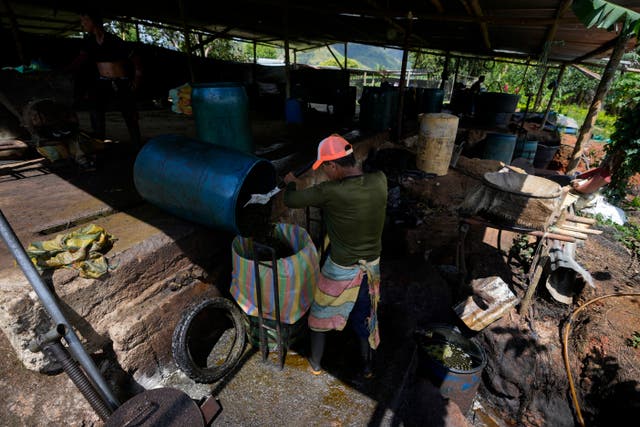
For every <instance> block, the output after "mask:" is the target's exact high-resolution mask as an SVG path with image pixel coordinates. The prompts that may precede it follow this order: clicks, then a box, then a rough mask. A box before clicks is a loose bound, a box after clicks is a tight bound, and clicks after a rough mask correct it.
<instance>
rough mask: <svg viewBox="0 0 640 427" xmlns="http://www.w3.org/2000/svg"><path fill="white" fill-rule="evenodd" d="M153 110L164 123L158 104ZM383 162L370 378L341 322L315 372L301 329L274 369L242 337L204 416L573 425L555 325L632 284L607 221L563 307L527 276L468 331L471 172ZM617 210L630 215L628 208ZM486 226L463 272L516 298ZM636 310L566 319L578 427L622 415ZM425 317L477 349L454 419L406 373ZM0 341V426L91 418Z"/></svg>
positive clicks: (616, 300)
mask: <svg viewBox="0 0 640 427" xmlns="http://www.w3.org/2000/svg"><path fill="white" fill-rule="evenodd" d="M153 116H154V114H151V115H150V116H146V117H145V118H144V120H143V122H142V123H143V126H142V127H143V133H145V132H146V133H149V134H150V133H152V132H153V129H152V127H151V126H152V125H151V123H153ZM156 116H157V117H156V118H159V119H160V120H165V123H163V125H164V126H166V124H167V123H166V116H164V115H162V114H157V115H156ZM173 125H174V127H175V131H176V132H178V133H185V134H189V133H191V132H192V131H193V128H192V126H191V125H189V124H184V123H183V122H182V121H177V120H176V121H175V123H173ZM121 130H122V129H121ZM268 131H269V129H265V133H266V132H268ZM270 131H272V132H273V131H275V133H276V134H278V133H280V134H282V135H284V134H285V133H286V132H287V131H290V130H286V129H285V128H283V127H282V126H279V127H277V128H275V129H274V128H272V129H271V130H270ZM318 135H320V133H318ZM387 160H389V159H387ZM401 161H405V162H406V161H407V159H401ZM409 161H410V159H409ZM395 165H397V163H394V161H391V160H389V161H388V162H386V163H383V166H384V167H388V168H389V167H390V168H391V169H392V170H388V171H387V172H388V175H389V176H390V177H391V178H392V182H391V188H395V189H394V190H393V192H394V194H396V193H397V194H398V195H399V198H398V199H397V201H398V203H397V204H396V205H394V206H390V210H389V214H388V224H387V227H386V228H385V234H384V236H383V239H384V242H383V246H384V252H383V256H382V274H383V276H382V279H383V281H382V283H383V285H382V290H381V292H382V296H381V297H382V298H381V305H380V314H379V315H380V328H381V329H380V331H381V336H382V345H381V347H380V349H379V352H378V355H377V358H376V368H377V374H378V375H377V377H376V379H375V380H374V381H373V382H371V383H364V384H363V383H362V382H361V381H359V380H358V379H357V378H354V376H353V373H352V372H351V371H352V369H351V366H352V365H353V364H354V363H355V360H353V359H354V357H353V356H352V355H353V354H355V348H354V346H355V342H354V340H353V338H352V337H351V336H350V335H349V334H332V335H331V337H330V339H329V342H328V346H327V354H326V358H325V363H324V364H325V366H324V367H325V373H324V374H323V375H322V376H321V378H319V379H318V378H313V377H311V376H310V375H309V374H308V373H307V371H306V362H305V361H304V356H305V354H306V348H307V347H306V343H305V342H304V340H302V341H301V343H300V347H299V348H296V349H293V350H296V352H295V353H294V352H292V354H291V355H289V356H288V357H287V361H286V366H285V370H284V372H279V371H275V370H274V369H273V366H272V364H269V363H268V364H267V365H265V364H262V363H261V362H260V360H259V359H260V358H259V355H257V354H256V350H255V348H251V347H247V349H246V353H245V356H244V357H243V362H242V364H241V366H240V368H239V370H238V372H235V373H233V375H230V376H229V377H228V378H225V379H223V380H222V381H220V382H218V383H216V384H213V385H211V386H206V387H205V388H207V389H208V390H210V391H211V392H212V393H213V394H215V395H217V396H219V397H220V400H221V401H222V403H223V412H222V415H221V416H220V417H219V418H218V419H217V421H216V422H217V424H218V425H269V424H282V425H408V426H410V425H442V426H444V425H450V426H464V425H473V426H478V427H481V426H511V425H514V426H515V425H525V426H544V425H553V426H573V425H576V423H577V417H576V410H575V406H574V405H573V403H572V401H571V397H570V394H571V393H570V389H571V386H570V384H569V381H568V379H567V372H566V369H565V367H564V362H563V357H562V349H563V344H562V330H563V326H564V325H565V324H566V322H567V319H568V318H569V316H570V315H571V314H572V313H573V311H574V310H575V309H577V308H578V307H579V306H580V305H581V304H584V303H586V302H589V301H592V300H593V299H594V298H597V297H603V296H608V295H610V294H624V293H629V294H634V293H638V292H640V272H639V270H640V266H639V263H638V259H637V258H635V257H634V256H633V255H632V254H631V253H630V252H629V251H628V250H627V249H625V247H624V246H623V245H622V244H621V243H620V242H619V240H618V238H617V236H616V231H615V230H614V229H613V228H610V227H602V226H596V227H595V228H598V229H601V230H603V234H602V235H590V236H589V238H588V239H587V240H586V241H585V242H584V244H583V245H582V246H580V247H579V248H578V251H577V255H576V259H577V261H578V262H579V263H580V264H581V265H582V266H583V267H584V268H586V269H587V270H588V271H589V272H590V273H591V275H592V276H593V277H594V279H595V289H591V288H589V287H585V286H584V284H583V283H582V281H580V280H577V281H576V282H575V286H576V293H577V296H576V298H575V299H574V302H573V304H571V305H565V304H562V303H559V302H557V301H556V300H554V299H553V298H552V297H551V295H550V294H549V292H548V291H547V290H546V287H545V286H544V284H541V285H540V286H539V287H538V291H537V293H536V295H535V297H534V302H533V304H532V307H531V309H530V310H529V312H528V313H523V314H522V315H520V314H519V313H518V310H517V308H514V309H512V310H510V311H509V312H508V313H507V314H506V315H505V316H503V317H502V318H501V319H499V320H497V321H496V322H495V323H493V324H491V325H490V326H488V327H487V328H486V329H484V330H483V331H481V332H473V331H470V330H468V329H465V325H464V324H463V323H462V322H460V320H459V319H458V318H457V317H456V316H455V313H454V312H453V310H452V306H453V305H454V304H455V303H456V302H457V301H459V300H460V299H461V298H462V297H463V296H464V295H465V292H466V289H465V288H463V287H460V285H459V276H458V274H457V273H456V270H455V265H456V256H455V251H456V245H457V236H458V231H457V226H458V217H457V212H456V206H457V204H459V203H460V202H461V200H462V199H463V197H464V194H465V192H466V191H467V190H468V189H469V188H471V186H472V185H475V184H477V180H475V179H474V178H473V177H469V176H468V175H465V174H463V173H460V172H459V171H450V173H449V174H448V175H447V176H444V177H439V178H435V179H432V178H424V177H421V176H420V175H419V174H415V173H412V174H400V175H401V176H400V177H398V176H397V173H398V172H399V171H398V170H397V168H396V169H394V167H395ZM405 167H407V165H406V164H405ZM408 168H409V169H412V167H411V166H410V165H409V166H408ZM394 174H395V175H396V176H394ZM631 219H632V220H634V221H636V222H637V221H638V216H637V214H634V215H632V217H631ZM487 236H489V237H487ZM491 236H493V240H492V239H491V238H490V237H491ZM495 237H496V233H495V230H494V232H493V233H487V231H486V230H484V229H473V230H471V231H470V234H469V235H468V237H467V242H468V247H467V251H466V254H465V258H466V260H467V263H468V265H467V269H468V272H469V274H468V276H467V277H466V279H467V280H466V281H467V282H468V281H470V280H471V279H474V278H479V277H487V276H494V275H495V276H500V277H502V278H503V280H504V281H505V282H506V283H507V284H508V285H509V287H510V289H511V290H512V291H513V292H514V293H515V294H516V295H517V296H518V297H522V296H523V295H524V292H525V290H526V284H525V277H524V272H525V271H526V270H527V267H528V265H527V257H526V256H524V255H522V254H520V253H510V252H509V247H510V246H511V245H510V243H511V242H512V241H513V240H512V239H513V238H515V237H517V236H515V235H511V236H510V237H509V236H507V237H505V236H503V239H502V245H501V247H502V252H500V251H498V250H497V249H496V246H497V245H496V244H495ZM639 317H640V297H626V296H616V297H606V298H604V299H602V300H601V301H598V302H595V303H591V304H589V305H588V306H587V307H585V308H584V309H582V310H581V311H580V312H579V313H578V314H577V315H576V317H575V318H574V319H573V322H572V328H571V333H570V334H569V339H568V355H569V369H570V371H571V373H572V376H573V382H574V387H575V388H576V394H577V398H578V402H579V405H580V410H581V413H582V416H583V417H584V419H585V420H586V421H587V425H616V423H615V421H616V420H618V421H620V423H619V424H618V425H628V424H626V423H625V422H624V421H626V420H629V419H630V416H632V415H634V414H637V410H638V409H640V408H639V407H638V405H640V386H639V384H638V381H639V378H640V375H639V371H638V366H640V348H634V347H633V346H630V345H628V340H632V338H633V334H634V332H635V331H638V330H639V329H640V326H638V325H640V321H639ZM433 323H446V324H450V325H455V326H457V327H459V328H460V329H461V331H462V332H463V333H464V334H465V335H466V336H468V337H470V338H473V339H474V340H475V341H476V342H478V343H480V344H481V345H482V347H483V348H484V350H485V352H486V353H487V359H488V361H487V366H486V368H485V369H484V371H483V375H482V383H481V385H480V387H479V390H478V397H477V400H476V404H475V406H474V409H473V410H471V411H470V412H468V413H467V414H465V415H466V419H464V418H463V417H462V414H460V411H459V409H458V410H456V408H457V407H456V406H455V405H452V404H451V402H447V401H446V400H444V399H442V398H441V397H440V396H439V395H438V393H437V389H435V388H434V387H433V386H431V385H430V384H429V383H428V382H425V381H424V380H423V379H422V378H421V377H420V376H419V375H416V371H415V365H416V364H417V360H416V357H417V356H416V355H415V343H414V342H413V336H412V333H413V331H415V330H416V329H419V328H423V327H427V326H428V325H430V324H433ZM0 349H1V351H2V354H3V355H5V356H6V357H3V358H2V359H1V360H0V372H1V373H2V375H0V386H2V388H3V390H5V392H3V393H2V394H1V395H0V413H1V414H2V419H3V422H2V424H4V425H16V426H20V425H29V426H31V425H74V426H75V425H101V423H100V421H99V420H98V419H97V417H96V415H95V414H94V413H93V411H92V410H91V408H90V407H89V406H88V404H87V403H86V401H84V399H83V397H82V396H81V395H80V394H79V393H78V391H77V389H76V388H75V386H74V385H73V384H72V383H71V382H70V381H69V379H68V378H67V377H66V375H64V374H57V375H43V374H40V373H36V372H32V371H28V370H26V369H25V368H24V367H23V366H22V365H21V363H20V362H19V361H17V360H16V359H15V358H14V357H13V355H12V351H13V350H12V348H11V346H10V345H9V344H8V342H7V340H6V338H5V337H4V336H0ZM184 384H185V382H184V381H183V382H181V383H177V386H178V387H182V386H183V385H184ZM194 386H195V385H194V384H188V387H194ZM265 387H266V388H265ZM214 425H215V424H214Z"/></svg>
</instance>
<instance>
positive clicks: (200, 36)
mask: <svg viewBox="0 0 640 427" xmlns="http://www.w3.org/2000/svg"><path fill="white" fill-rule="evenodd" d="M204 45H205V43H204V39H203V38H202V34H198V47H199V48H200V56H201V57H203V58H204V57H205V56H206V53H205V50H204Z"/></svg>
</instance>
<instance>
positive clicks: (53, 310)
mask: <svg viewBox="0 0 640 427" xmlns="http://www.w3.org/2000/svg"><path fill="white" fill-rule="evenodd" d="M0 234H1V235H2V239H3V240H4V241H5V243H6V244H7V247H8V248H9V251H10V252H11V254H12V255H13V256H14V258H15V259H16V262H17V263H18V265H19V266H20V268H21V269H22V272H23V273H24V275H25V276H26V277H27V280H29V283H31V286H32V287H33V289H34V290H35V291H36V294H37V295H38V297H39V298H40V301H41V302H42V305H43V306H44V308H45V309H46V310H47V313H49V316H51V319H52V320H53V322H54V324H56V325H63V326H64V328H65V335H64V339H65V341H67V344H68V345H69V350H70V352H71V354H72V355H73V357H74V358H75V359H76V360H77V361H78V362H79V363H80V365H81V366H82V367H83V368H84V370H85V372H86V373H87V375H88V376H89V379H90V380H91V381H92V382H93V384H94V385H95V386H96V389H97V390H98V391H99V392H100V394H101V395H102V397H103V398H104V399H105V401H106V402H108V403H109V405H110V406H111V409H112V410H115V409H116V408H117V407H118V406H120V403H119V402H118V399H116V397H115V396H114V395H113V393H112V392H111V390H110V389H109V386H108V384H107V382H106V381H105V380H104V378H103V377H102V375H101V374H100V371H99V370H98V368H97V367H96V365H95V364H94V363H93V360H92V359H91V357H90V356H89V354H87V352H86V350H85V349H84V347H82V343H81V342H80V339H79V338H78V336H77V335H76V333H75V332H74V330H73V328H72V327H71V325H70V324H69V322H68V321H67V319H66V318H65V317H64V314H62V311H61V310H60V307H59V306H58V304H57V302H56V297H55V295H54V294H53V292H51V290H50V289H49V287H48V286H47V285H46V283H44V280H42V277H40V274H39V273H38V270H36V268H35V266H34V265H33V263H32V262H31V260H30V259H29V256H28V255H27V252H26V251H25V250H24V248H23V247H22V244H21V243H20V241H19V240H18V237H17V236H16V234H15V232H14V231H13V229H12V228H11V225H9V222H8V221H7V218H6V217H5V216H4V213H3V212H2V210H0Z"/></svg>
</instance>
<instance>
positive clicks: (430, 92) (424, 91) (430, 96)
mask: <svg viewBox="0 0 640 427" xmlns="http://www.w3.org/2000/svg"><path fill="white" fill-rule="evenodd" d="M416 98H417V99H416V102H417V104H418V113H440V112H441V111H442V104H443V102H444V90H443V89H438V88H418V91H417V96H416Z"/></svg>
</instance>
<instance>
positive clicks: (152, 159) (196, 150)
mask: <svg viewBox="0 0 640 427" xmlns="http://www.w3.org/2000/svg"><path fill="white" fill-rule="evenodd" d="M133 176H134V184H135V186H136V189H137V190H138V193H139V194H140V195H141V196H142V198H143V199H145V200H146V201H148V202H150V203H152V204H154V205H156V206H158V207H160V208H161V209H163V210H166V211H167V212H170V213H172V214H174V215H175V216H177V217H180V218H183V219H186V220H190V221H193V222H197V223H199V224H203V225H206V226H210V227H213V228H218V229H222V230H226V231H231V232H233V233H236V234H241V235H246V233H245V232H244V230H242V229H240V228H241V227H239V225H238V224H239V216H240V215H243V214H244V212H246V209H245V208H243V206H244V204H245V203H246V202H247V201H248V200H249V197H250V195H251V194H264V193H268V192H269V191H270V190H272V189H273V188H274V187H275V186H276V171H275V168H274V166H273V164H272V163H271V162H269V161H267V160H265V159H261V158H259V157H256V156H254V155H252V154H248V153H243V152H241V151H237V150H232V149H230V148H226V147H220V146H217V145H213V144H209V143H207V142H203V141H199V140H195V139H192V138H188V137H185V136H182V135H161V136H158V137H155V138H152V139H150V140H149V141H148V142H147V143H146V144H145V145H144V147H142V149H141V150H140V152H139V153H138V157H137V158H136V162H135V164H134V167H133Z"/></svg>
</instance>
